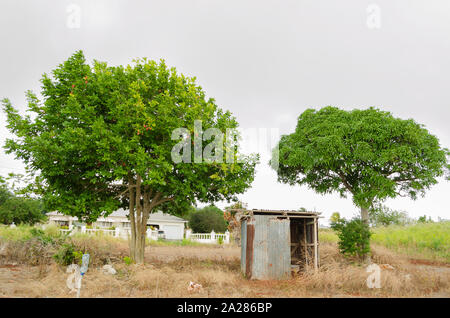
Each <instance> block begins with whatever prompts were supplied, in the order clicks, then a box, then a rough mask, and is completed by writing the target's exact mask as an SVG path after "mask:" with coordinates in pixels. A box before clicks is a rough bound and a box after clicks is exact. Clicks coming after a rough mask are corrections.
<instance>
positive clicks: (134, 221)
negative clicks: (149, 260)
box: [128, 174, 173, 264]
mask: <svg viewBox="0 0 450 318" xmlns="http://www.w3.org/2000/svg"><path fill="white" fill-rule="evenodd" d="M128 194H129V215H130V224H131V238H130V257H131V259H132V260H133V261H134V262H135V263H137V264H143V263H144V255H145V243H146V238H147V221H148V218H149V216H150V213H151V211H152V210H153V209H154V208H155V207H156V206H158V205H159V204H161V203H164V202H167V201H171V200H172V199H173V197H168V198H161V195H162V194H161V193H160V192H156V195H154V196H153V197H152V195H153V191H152V190H151V189H150V188H149V186H148V185H142V178H141V176H140V175H139V174H138V175H137V176H136V183H135V184H134V178H133V177H132V176H131V175H130V176H129V178H128Z"/></svg>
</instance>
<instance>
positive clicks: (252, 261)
mask: <svg viewBox="0 0 450 318" xmlns="http://www.w3.org/2000/svg"><path fill="white" fill-rule="evenodd" d="M289 224H290V222H289V220H288V219H282V218H278V217H277V216H275V215H252V216H250V217H249V218H247V219H245V220H243V222H242V226H241V242H242V244H241V270H242V272H243V273H244V275H245V276H246V277H247V278H252V279H285V278H289V276H290V273H291V254H290V251H291V246H290V226H289Z"/></svg>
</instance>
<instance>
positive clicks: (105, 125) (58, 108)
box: [3, 51, 257, 263]
mask: <svg viewBox="0 0 450 318" xmlns="http://www.w3.org/2000/svg"><path fill="white" fill-rule="evenodd" d="M41 81H42V91H41V95H42V100H40V99H38V97H37V96H36V95H35V94H33V93H32V92H30V91H29V92H28V93H27V97H28V107H27V111H29V112H31V113H32V114H33V116H29V115H27V116H24V117H23V116H21V115H20V114H19V112H18V111H17V110H16V109H15V108H14V107H13V106H12V105H11V103H10V101H9V100H7V99H4V100H3V108H4V111H5V112H6V114H7V121H8V128H9V129H10V131H11V132H12V133H13V134H15V138H14V139H9V140H7V142H6V145H5V148H6V149H7V152H8V153H15V155H16V157H17V158H19V159H22V160H24V161H25V163H26V165H27V167H28V168H29V170H30V171H34V172H35V173H36V175H37V177H38V178H39V180H38V181H39V184H41V185H42V186H41V187H40V194H41V195H42V197H43V200H44V202H45V204H46V206H47V207H48V208H49V209H52V210H58V211H61V212H62V213H65V214H68V215H72V216H77V217H79V218H80V219H81V220H83V221H87V222H92V221H94V220H96V219H97V218H98V217H99V216H102V215H103V216H104V215H108V214H110V213H111V212H113V211H114V210H116V209H117V208H119V207H124V208H128V209H129V218H130V221H131V240H130V251H131V257H132V258H133V259H134V260H135V261H136V262H138V263H142V262H143V261H144V248H145V233H146V224H147V220H148V218H149V214H150V213H151V212H152V211H154V210H155V209H160V210H163V211H168V212H172V213H175V212H177V211H182V210H183V209H185V208H188V207H189V206H190V205H192V204H194V203H195V202H196V201H200V202H212V201H216V200H232V199H235V194H237V193H243V192H244V191H245V190H246V189H248V188H249V186H250V184H251V182H252V181H253V178H254V168H255V164H256V162H257V158H256V157H255V156H246V157H245V156H240V155H239V154H238V153H236V152H225V151H224V152H220V151H217V150H215V148H213V150H211V149H209V150H211V151H210V152H211V153H212V154H213V156H215V157H214V158H216V159H217V158H218V159H224V160H199V153H198V151H196V150H198V149H199V147H200V159H201V155H202V153H201V151H202V149H203V148H201V147H202V146H201V145H200V146H199V142H202V141H205V139H207V137H205V135H202V134H201V132H202V131H205V130H207V129H208V128H216V129H218V130H220V131H221V132H225V131H226V129H234V128H236V127H237V126H238V123H237V122H236V120H235V118H234V117H233V116H232V115H231V114H230V113H229V112H228V111H226V112H224V111H222V110H221V109H220V108H219V107H218V106H217V105H216V103H215V101H214V100H213V99H211V98H209V99H208V98H206V95H205V92H204V91H203V90H202V88H201V87H200V86H198V85H197V84H196V83H195V78H189V77H185V76H184V75H182V74H178V73H177V71H176V69H175V68H168V67H167V66H166V64H165V63H164V61H161V62H155V61H151V60H147V59H139V60H135V61H134V64H132V65H128V66H126V67H124V66H116V67H111V66H108V65H107V64H106V63H104V62H98V61H94V63H93V65H92V66H91V65H89V64H87V63H86V61H85V58H84V55H83V53H82V52H81V51H79V52H76V53H75V54H74V55H73V56H71V57H70V58H69V59H68V60H67V61H65V62H64V63H62V64H61V65H59V66H58V67H57V68H56V69H55V70H53V71H52V76H49V75H47V74H44V75H43V77H42V80H41ZM195 121H201V125H202V130H201V131H200V132H199V131H198V129H197V130H196V126H195ZM179 129H181V132H180V130H179ZM177 131H178V132H177ZM174 132H177V133H176V134H175V135H174V134H173V133H174ZM174 136H175V137H177V138H178V139H177V138H175V139H174V138H173V137H174ZM210 137H211V136H210ZM202 139H203V140H202ZM211 140H212V137H211ZM194 141H195V144H194ZM214 142H216V144H225V146H226V147H228V148H226V149H227V150H230V147H231V148H232V150H234V149H235V147H232V146H230V144H229V143H227V142H226V141H225V140H224V139H220V138H219V137H218V136H216V135H214ZM180 144H181V145H182V148H181V151H180V149H178V148H177V145H178V146H179V145H180ZM191 144H194V150H193V151H188V150H189V149H190V146H191ZM231 145H233V143H231ZM174 149H178V150H177V151H175V153H178V152H183V153H182V158H183V161H180V160H178V159H177V158H178V157H177V158H175V159H174ZM207 150H208V149H207V147H205V152H206V151H207ZM230 153H231V154H232V155H230ZM226 156H228V157H227V158H231V159H233V160H231V161H230V160H225V158H226ZM175 157H176V156H175ZM238 159H239V160H238ZM221 161H223V162H221Z"/></svg>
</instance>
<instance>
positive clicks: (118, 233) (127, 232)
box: [59, 226, 158, 240]
mask: <svg viewBox="0 0 450 318" xmlns="http://www.w3.org/2000/svg"><path fill="white" fill-rule="evenodd" d="M59 231H60V232H61V233H65V234H69V235H72V234H73V233H86V234H90V235H108V236H113V237H121V238H125V239H127V238H129V237H130V236H131V229H123V228H122V229H121V228H115V229H114V230H110V229H98V228H97V229H88V228H86V226H82V227H81V229H78V228H73V227H71V228H69V229H59ZM147 237H148V238H149V239H150V240H157V239H158V231H153V230H150V229H148V230H147Z"/></svg>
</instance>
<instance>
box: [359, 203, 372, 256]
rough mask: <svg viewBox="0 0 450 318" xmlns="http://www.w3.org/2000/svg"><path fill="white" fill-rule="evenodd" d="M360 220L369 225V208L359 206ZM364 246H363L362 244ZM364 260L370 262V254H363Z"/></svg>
mask: <svg viewBox="0 0 450 318" xmlns="http://www.w3.org/2000/svg"><path fill="white" fill-rule="evenodd" d="M361 220H362V221H363V222H364V223H365V224H367V226H369V210H368V209H366V208H361ZM364 247H365V246H364ZM364 262H365V263H368V264H370V263H371V259H370V254H366V255H364Z"/></svg>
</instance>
